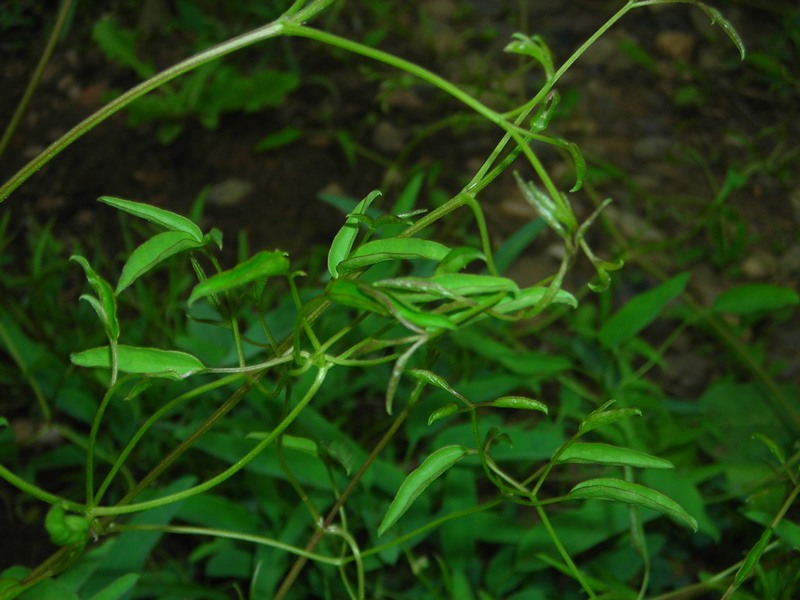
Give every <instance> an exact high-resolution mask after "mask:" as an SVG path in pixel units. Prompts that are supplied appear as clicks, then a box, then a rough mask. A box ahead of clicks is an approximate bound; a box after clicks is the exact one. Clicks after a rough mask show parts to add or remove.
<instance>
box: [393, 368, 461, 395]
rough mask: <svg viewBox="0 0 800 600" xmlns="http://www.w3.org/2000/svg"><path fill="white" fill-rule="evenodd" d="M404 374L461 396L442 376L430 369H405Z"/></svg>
mask: <svg viewBox="0 0 800 600" xmlns="http://www.w3.org/2000/svg"><path fill="white" fill-rule="evenodd" d="M406 375H409V376H410V377H413V378H414V379H416V380H417V381H424V382H425V383H427V384H429V385H432V386H433V387H437V388H439V389H440V390H444V391H445V392H447V393H448V394H452V395H453V396H455V397H456V398H461V397H462V396H461V394H459V393H458V392H457V391H455V390H454V389H453V388H452V387H451V386H450V384H449V383H447V382H446V381H445V380H444V378H443V377H440V376H439V375H437V374H436V373H433V372H431V371H427V370H425V369H406Z"/></svg>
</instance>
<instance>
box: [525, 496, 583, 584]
mask: <svg viewBox="0 0 800 600" xmlns="http://www.w3.org/2000/svg"><path fill="white" fill-rule="evenodd" d="M536 512H537V514H538V515H539V518H540V519H541V520H542V525H544V528H545V529H546V530H547V533H548V535H549V536H550V539H551V540H552V541H553V544H554V545H555V547H556V549H557V550H558V553H559V554H560V555H561V558H562V559H563V560H564V562H565V563H566V564H567V566H568V567H569V569H570V571H571V572H572V575H573V577H575V579H576V580H577V581H578V583H580V584H581V587H582V588H583V589H584V591H585V592H586V594H587V595H588V596H589V598H597V596H596V595H595V593H594V590H592V588H591V586H590V585H589V582H588V581H586V579H585V578H584V576H583V573H581V570H580V569H579V568H578V567H577V565H575V563H574V562H573V560H572V557H571V556H570V555H569V552H567V549H566V548H564V545H563V544H562V543H561V540H560V539H559V537H558V535H557V534H556V532H555V529H553V526H552V525H551V524H550V519H548V518H547V513H545V511H544V509H543V508H542V507H541V506H537V507H536Z"/></svg>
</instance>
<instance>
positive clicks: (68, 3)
mask: <svg viewBox="0 0 800 600" xmlns="http://www.w3.org/2000/svg"><path fill="white" fill-rule="evenodd" d="M71 8H72V0H64V1H63V2H62V3H61V8H59V10H58V15H57V16H56V22H55V24H54V25H53V30H52V31H51V32H50V36H49V37H48V38H47V44H46V45H45V47H44V50H43V51H42V56H41V57H40V58H39V62H38V63H37V64H36V68H35V69H34V70H33V73H32V74H31V78H30V81H28V87H26V88H25V92H24V93H23V94H22V98H20V101H19V103H18V104H17V108H16V109H15V110H14V114H13V115H12V117H11V120H10V121H9V122H8V125H6V130H5V131H4V132H3V138H2V139H0V157H2V156H3V154H5V151H6V148H7V147H8V144H9V142H10V141H11V136H13V135H14V132H15V131H16V130H17V126H18V125H19V122H20V121H21V120H22V115H24V114H25V110H26V109H27V108H28V104H29V103H30V101H31V98H32V97H33V93H34V92H35V91H36V86H38V85H39V81H40V80H41V79H42V74H43V73H44V70H45V67H47V63H48V62H50V57H51V56H52V55H53V50H54V49H55V47H56V43H58V37H59V36H60V35H61V32H62V31H63V30H64V24H65V23H66V22H67V15H68V14H69V11H70V9H71Z"/></svg>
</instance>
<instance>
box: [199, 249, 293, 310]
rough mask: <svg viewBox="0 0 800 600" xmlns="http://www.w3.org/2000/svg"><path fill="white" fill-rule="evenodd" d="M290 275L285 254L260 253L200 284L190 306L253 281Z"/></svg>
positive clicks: (277, 252)
mask: <svg viewBox="0 0 800 600" xmlns="http://www.w3.org/2000/svg"><path fill="white" fill-rule="evenodd" d="M288 273H289V259H288V255H287V254H286V253H285V252H281V251H278V250H275V251H273V252H266V251H262V252H258V253H257V254H255V255H254V256H252V257H251V258H249V259H247V260H246V261H244V262H243V263H239V264H238V265H236V266H235V267H233V268H232V269H229V270H228V271H223V272H222V273H217V274H216V275H213V276H211V277H209V278H208V279H206V280H205V281H201V282H200V283H198V284H197V285H196V286H195V287H194V289H193V290H192V293H191V294H190V295H189V306H191V305H192V304H193V303H194V302H196V301H197V300H199V299H200V298H204V297H205V296H210V295H212V294H220V293H222V292H227V291H228V290H231V289H233V288H236V287H239V286H242V285H246V284H248V283H251V282H253V281H265V280H266V279H267V277H271V276H275V275H287V274H288Z"/></svg>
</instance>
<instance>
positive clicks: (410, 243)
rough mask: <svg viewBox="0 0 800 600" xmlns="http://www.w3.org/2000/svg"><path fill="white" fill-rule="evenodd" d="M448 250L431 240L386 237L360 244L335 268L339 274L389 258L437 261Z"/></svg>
mask: <svg viewBox="0 0 800 600" xmlns="http://www.w3.org/2000/svg"><path fill="white" fill-rule="evenodd" d="M449 252H450V249H449V248H448V247H447V246H445V245H444V244H440V243H439V242H433V241H431V240H423V239H419V238H388V239H385V240H374V241H371V242H367V243H366V244H362V245H361V246H359V247H358V248H356V249H355V250H354V251H353V253H352V254H351V255H350V258H348V259H347V260H343V261H342V262H340V263H339V265H338V266H337V267H336V268H337V270H338V272H339V273H340V274H344V273H349V272H351V271H355V270H357V269H362V268H364V267H368V266H371V265H374V264H376V263H379V262H385V261H389V260H401V259H428V260H435V261H437V262H438V261H440V260H442V259H443V258H444V257H445V256H447V254H448V253H449Z"/></svg>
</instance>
